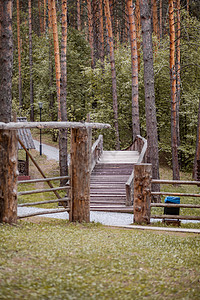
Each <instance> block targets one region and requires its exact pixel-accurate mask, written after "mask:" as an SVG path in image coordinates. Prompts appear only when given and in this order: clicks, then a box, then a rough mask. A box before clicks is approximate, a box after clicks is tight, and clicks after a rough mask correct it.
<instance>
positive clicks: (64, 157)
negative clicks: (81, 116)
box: [59, 0, 68, 186]
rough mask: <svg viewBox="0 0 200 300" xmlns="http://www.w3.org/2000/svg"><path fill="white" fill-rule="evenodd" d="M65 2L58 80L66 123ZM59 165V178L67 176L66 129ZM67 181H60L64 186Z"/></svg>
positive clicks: (61, 136) (61, 135)
mask: <svg viewBox="0 0 200 300" xmlns="http://www.w3.org/2000/svg"><path fill="white" fill-rule="evenodd" d="M66 98H67V0H62V39H61V80H60V110H61V121H67V107H66V106H67V103H66ZM59 164H60V176H66V175H68V161H67V129H61V130H60V131H59ZM66 182H67V180H66V179H64V180H61V182H60V185H61V186H64V185H65V184H66Z"/></svg>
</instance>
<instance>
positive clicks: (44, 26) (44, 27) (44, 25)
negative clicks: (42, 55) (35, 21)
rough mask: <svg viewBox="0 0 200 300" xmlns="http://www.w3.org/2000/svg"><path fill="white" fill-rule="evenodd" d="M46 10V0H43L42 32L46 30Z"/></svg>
mask: <svg viewBox="0 0 200 300" xmlns="http://www.w3.org/2000/svg"><path fill="white" fill-rule="evenodd" d="M46 10H47V0H44V24H43V29H44V32H45V31H46Z"/></svg>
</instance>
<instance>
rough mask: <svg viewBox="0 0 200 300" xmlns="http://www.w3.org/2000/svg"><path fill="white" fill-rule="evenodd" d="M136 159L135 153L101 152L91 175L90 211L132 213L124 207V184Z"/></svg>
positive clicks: (137, 155)
mask: <svg viewBox="0 0 200 300" xmlns="http://www.w3.org/2000/svg"><path fill="white" fill-rule="evenodd" d="M138 158H139V153H138V152H137V151H103V154H102V156H101V158H100V160H99V161H98V163H97V164H96V166H95V168H94V170H93V172H92V174H91V184H90V203H91V210H101V211H116V212H117V211H118V212H131V211H132V207H126V206H125V202H126V189H125V184H126V182H127V180H128V178H129V176H130V175H131V173H132V171H133V166H134V164H135V163H137V161H138Z"/></svg>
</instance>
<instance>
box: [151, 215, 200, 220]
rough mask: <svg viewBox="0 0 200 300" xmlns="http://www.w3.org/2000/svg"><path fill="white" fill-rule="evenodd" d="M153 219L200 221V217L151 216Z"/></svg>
mask: <svg viewBox="0 0 200 300" xmlns="http://www.w3.org/2000/svg"><path fill="white" fill-rule="evenodd" d="M151 218H152V219H178V220H200V216H179V215H151Z"/></svg>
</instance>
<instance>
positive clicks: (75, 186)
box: [69, 128, 91, 222]
mask: <svg viewBox="0 0 200 300" xmlns="http://www.w3.org/2000/svg"><path fill="white" fill-rule="evenodd" d="M89 135H90V131H89V130H88V129H85V128H77V129H72V130H71V166H70V174H71V209H70V216H69V219H70V221H71V222H76V221H78V222H83V221H84V222H90V160H91V147H90V137H89Z"/></svg>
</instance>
